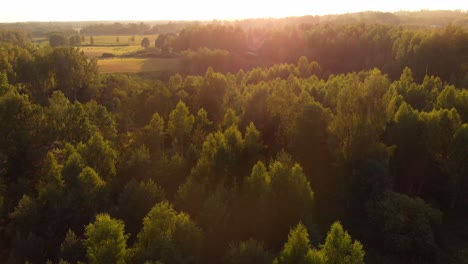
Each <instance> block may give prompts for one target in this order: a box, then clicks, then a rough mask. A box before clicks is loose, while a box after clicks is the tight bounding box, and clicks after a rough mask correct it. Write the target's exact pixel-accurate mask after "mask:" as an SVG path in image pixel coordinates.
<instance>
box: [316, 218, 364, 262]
mask: <svg viewBox="0 0 468 264" xmlns="http://www.w3.org/2000/svg"><path fill="white" fill-rule="evenodd" d="M321 253H322V254H323V258H324V260H325V263H331V264H340V263H349V264H364V250H363V249H362V244H361V243H360V242H359V241H354V242H353V241H352V239H351V236H350V235H349V234H348V232H346V231H345V230H343V227H342V226H341V224H340V223H339V222H335V223H333V225H332V226H331V228H330V231H329V232H328V235H327V239H326V240H325V244H324V245H323V246H322V249H321Z"/></svg>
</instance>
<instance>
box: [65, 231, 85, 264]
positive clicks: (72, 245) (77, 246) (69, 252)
mask: <svg viewBox="0 0 468 264" xmlns="http://www.w3.org/2000/svg"><path fill="white" fill-rule="evenodd" d="M85 256H86V249H85V247H84V244H83V241H82V240H81V238H79V237H78V236H77V235H76V234H75V233H74V232H73V231H72V230H70V229H68V232H67V235H66V236H65V239H64V240H63V242H62V244H61V245H60V259H62V260H66V261H69V262H71V263H76V262H78V261H83V260H84V257H85Z"/></svg>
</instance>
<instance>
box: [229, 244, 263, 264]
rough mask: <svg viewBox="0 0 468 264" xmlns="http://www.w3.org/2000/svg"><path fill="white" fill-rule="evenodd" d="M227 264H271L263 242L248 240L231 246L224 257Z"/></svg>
mask: <svg viewBox="0 0 468 264" xmlns="http://www.w3.org/2000/svg"><path fill="white" fill-rule="evenodd" d="M224 262H225V263H229V264H257V263H258V264H261V263H264V264H267V263H271V262H272V257H271V253H270V252H268V250H267V249H265V246H264V245H263V242H260V241H256V240H254V239H249V240H246V241H241V242H239V243H237V244H231V245H230V246H229V250H228V251H227V252H226V254H225V256H224Z"/></svg>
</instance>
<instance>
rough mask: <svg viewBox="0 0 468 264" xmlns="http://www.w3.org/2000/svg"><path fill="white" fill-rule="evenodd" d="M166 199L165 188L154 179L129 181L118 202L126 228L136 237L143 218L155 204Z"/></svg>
mask: <svg viewBox="0 0 468 264" xmlns="http://www.w3.org/2000/svg"><path fill="white" fill-rule="evenodd" d="M164 199H165V193H164V190H163V189H162V188H161V187H160V186H158V185H157V184H156V183H154V182H153V181H152V180H149V181H147V182H137V181H135V180H133V179H132V180H131V181H130V182H129V183H127V184H126V185H125V187H124V189H123V191H122V192H121V193H120V195H119V200H118V203H117V208H118V215H119V217H120V218H121V219H123V220H124V222H125V227H126V230H127V231H129V233H130V234H132V235H133V236H134V237H136V234H137V233H138V231H140V229H141V227H142V222H143V218H144V217H145V216H146V215H147V214H148V212H149V211H150V210H151V208H152V207H153V205H155V204H156V203H159V202H161V201H163V200H164ZM134 237H132V238H134Z"/></svg>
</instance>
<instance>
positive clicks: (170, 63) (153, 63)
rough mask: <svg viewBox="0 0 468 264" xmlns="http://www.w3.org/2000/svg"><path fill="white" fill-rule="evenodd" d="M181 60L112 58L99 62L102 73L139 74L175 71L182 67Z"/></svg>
mask: <svg viewBox="0 0 468 264" xmlns="http://www.w3.org/2000/svg"><path fill="white" fill-rule="evenodd" d="M180 60H181V59H180V58H169V59H166V58H150V59H145V58H112V59H100V60H98V61H97V63H98V66H99V72H101V73H124V72H125V73H137V72H157V71H173V70H177V69H178V68H179V66H180Z"/></svg>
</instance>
